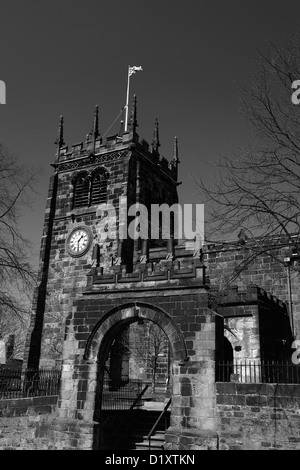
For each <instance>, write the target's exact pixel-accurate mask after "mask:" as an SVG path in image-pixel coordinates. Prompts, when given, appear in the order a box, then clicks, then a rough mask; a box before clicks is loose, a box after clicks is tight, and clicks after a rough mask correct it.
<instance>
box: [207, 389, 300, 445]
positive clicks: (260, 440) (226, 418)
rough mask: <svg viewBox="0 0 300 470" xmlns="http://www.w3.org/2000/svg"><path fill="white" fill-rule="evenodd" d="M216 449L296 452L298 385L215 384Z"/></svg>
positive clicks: (299, 410)
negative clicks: (217, 442)
mask: <svg viewBox="0 0 300 470" xmlns="http://www.w3.org/2000/svg"><path fill="white" fill-rule="evenodd" d="M216 397H217V417H218V418H217V421H218V424H217V426H218V435H219V445H218V447H219V449H220V450H275V449H282V450H299V448H300V385H299V384H261V383H260V384H242V383H229V382H227V383H216Z"/></svg>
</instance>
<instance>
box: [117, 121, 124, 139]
mask: <svg viewBox="0 0 300 470" xmlns="http://www.w3.org/2000/svg"><path fill="white" fill-rule="evenodd" d="M123 132H124V121H123V120H122V121H121V122H120V128H119V133H118V136H119V137H122V135H123Z"/></svg>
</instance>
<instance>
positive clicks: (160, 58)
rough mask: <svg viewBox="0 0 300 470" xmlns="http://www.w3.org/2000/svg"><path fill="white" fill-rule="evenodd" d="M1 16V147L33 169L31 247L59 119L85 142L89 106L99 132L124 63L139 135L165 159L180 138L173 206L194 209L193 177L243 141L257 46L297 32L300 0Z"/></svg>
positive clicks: (13, 3)
mask: <svg viewBox="0 0 300 470" xmlns="http://www.w3.org/2000/svg"><path fill="white" fill-rule="evenodd" d="M0 15H1V17H0V22H1V23H0V48H1V54H0V57H1V68H0V79H1V80H4V81H5V83H6V88H7V103H6V104H5V105H0V125H1V127H0V129H1V134H0V141H1V142H2V143H3V144H5V146H7V147H8V148H9V149H10V150H11V151H12V152H14V153H15V154H17V155H18V156H19V158H20V160H21V161H22V163H24V164H26V165H28V166H34V167H35V168H41V169H42V170H43V176H42V178H41V180H40V183H39V185H38V186H37V191H38V194H37V197H36V201H35V203H34V204H33V206H32V208H31V209H28V210H26V211H25V212H24V217H23V220H22V228H23V230H24V233H25V234H26V235H27V236H28V237H29V238H30V239H31V240H32V242H33V243H34V247H35V250H36V252H37V251H38V249H39V244H40V237H41V233H42V227H43V220H44V209H45V203H46V197H47V191H48V180H49V176H50V174H51V172H52V168H51V167H50V164H51V163H52V162H53V160H54V153H55V146H54V144H53V142H54V140H55V138H56V134H57V126H58V119H59V115H60V114H63V115H64V119H65V141H66V143H67V144H68V145H69V146H71V145H72V144H74V143H77V142H80V141H84V140H85V135H86V133H87V132H89V131H90V129H91V125H92V119H93V111H94V106H95V105H96V104H98V105H99V108H100V131H101V133H102V135H103V134H104V133H105V132H106V131H107V129H108V128H109V127H110V125H111V124H112V123H113V121H114V120H115V118H116V117H117V115H118V114H119V111H120V109H121V108H122V106H123V105H124V104H125V99H126V86H127V70H128V65H129V64H130V65H137V66H139V65H141V66H142V67H143V72H138V73H136V74H135V75H133V76H132V80H131V97H132V95H133V93H136V95H137V100H138V123H139V128H138V133H139V134H140V136H142V137H144V138H145V139H146V140H148V142H151V140H152V135H153V127H154V121H155V118H156V117H157V118H158V120H159V128H160V141H161V148H160V151H161V154H162V155H164V156H165V157H166V158H168V159H170V158H171V157H172V151H173V140H174V136H175V135H176V136H177V137H178V142H179V152H180V160H181V165H180V172H179V174H180V180H181V181H182V182H183V184H182V185H181V186H180V190H179V194H180V197H181V201H182V202H201V201H200V200H199V194H198V191H197V186H196V185H195V183H194V180H193V176H196V175H197V174H200V173H201V174H202V176H204V177H205V178H206V177H207V178H211V177H213V173H212V171H213V170H212V169H211V167H210V166H209V165H208V164H207V162H214V161H216V160H218V158H219V156H220V154H221V153H227V154H228V153H229V154H230V151H231V149H233V147H234V146H235V145H238V144H240V143H243V142H245V141H247V138H248V133H247V130H246V127H245V123H244V121H243V120H242V118H241V116H240V115H239V113H238V105H239V101H238V92H237V84H240V85H242V86H247V84H248V83H249V79H250V76H251V73H252V72H253V70H254V64H255V60H254V58H255V56H256V51H257V49H260V50H265V49H266V45H267V43H266V39H269V40H271V41H274V42H282V41H284V39H285V38H286V37H287V36H289V35H290V34H293V33H294V32H295V31H296V30H297V28H299V24H300V3H299V1H293V0H284V1H283V0H282V1H278V0H277V1H266V0H260V1H257V0H251V1H248V0H239V1H238V0H226V1H224V0H209V1H203V0H185V1H179V0H172V1H171V0H165V1H163V0H159V1H158V0H151V1H148V0H128V1H125V0H109V1H104V0H102V1H100V0H85V1H78V0H72V1H69V0H60V1H57V0H52V1H51V2H50V1H45V0H39V1H36V0H30V1H29V0H27V1H24V0H19V1H17V0H2V1H1V9H0ZM299 79H300V77H299ZM299 112H300V110H299ZM118 128H119V123H117V124H116V126H115V127H112V129H111V131H110V132H109V134H113V133H114V132H116V131H117V130H118Z"/></svg>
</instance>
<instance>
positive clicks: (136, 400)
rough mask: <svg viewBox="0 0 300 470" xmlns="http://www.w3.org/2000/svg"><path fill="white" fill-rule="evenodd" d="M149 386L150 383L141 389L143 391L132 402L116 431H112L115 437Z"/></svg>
mask: <svg viewBox="0 0 300 470" xmlns="http://www.w3.org/2000/svg"><path fill="white" fill-rule="evenodd" d="M148 387H149V385H146V386H145V387H144V388H143V390H142V391H141V393H140V394H139V395H138V396H137V397H136V399H135V400H134V402H133V403H132V405H131V407H130V408H128V410H127V413H126V416H125V417H123V419H122V420H121V422H120V423H119V425H118V426H117V427H116V428H115V430H114V432H113V433H112V436H111V437H113V436H114V435H115V434H116V433H117V431H118V430H119V428H120V426H121V425H122V424H123V423H124V421H125V419H126V418H127V416H128V415H129V414H130V412H131V411H132V410H133V408H134V407H135V405H136V404H137V403H138V402H139V400H140V399H141V398H142V396H143V395H144V393H145V392H146V390H147V388H148Z"/></svg>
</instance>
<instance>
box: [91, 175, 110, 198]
mask: <svg viewBox="0 0 300 470" xmlns="http://www.w3.org/2000/svg"><path fill="white" fill-rule="evenodd" d="M91 191H92V192H91V204H92V205H93V204H102V203H106V200H107V175H106V174H105V173H104V172H103V171H99V172H97V173H95V175H94V177H93V179H92V189H91Z"/></svg>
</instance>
